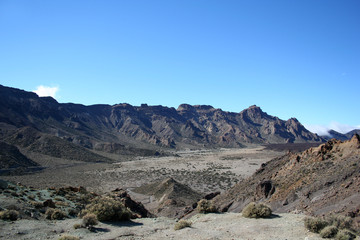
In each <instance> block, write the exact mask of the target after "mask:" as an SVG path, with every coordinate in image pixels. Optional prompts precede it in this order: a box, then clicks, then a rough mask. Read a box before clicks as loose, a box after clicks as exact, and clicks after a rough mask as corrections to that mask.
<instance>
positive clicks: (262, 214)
mask: <svg viewBox="0 0 360 240" xmlns="http://www.w3.org/2000/svg"><path fill="white" fill-rule="evenodd" d="M271 214H272V211H271V209H270V207H269V206H267V205H265V204H263V203H258V204H256V203H254V202H252V203H249V204H248V205H247V206H246V207H245V208H244V209H243V210H242V215H243V217H246V218H267V217H270V216H271Z"/></svg>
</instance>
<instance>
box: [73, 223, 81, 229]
mask: <svg viewBox="0 0 360 240" xmlns="http://www.w3.org/2000/svg"><path fill="white" fill-rule="evenodd" d="M82 227H83V226H82V224H80V223H75V224H74V225H73V228H74V229H79V228H82Z"/></svg>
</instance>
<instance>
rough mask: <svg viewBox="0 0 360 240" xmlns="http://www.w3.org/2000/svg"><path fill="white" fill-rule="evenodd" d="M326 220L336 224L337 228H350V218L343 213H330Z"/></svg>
mask: <svg viewBox="0 0 360 240" xmlns="http://www.w3.org/2000/svg"><path fill="white" fill-rule="evenodd" d="M328 222H329V223H330V224H331V225H334V226H336V227H337V228H338V229H350V228H351V225H352V222H353V220H352V218H351V217H348V216H343V215H331V216H330V217H328Z"/></svg>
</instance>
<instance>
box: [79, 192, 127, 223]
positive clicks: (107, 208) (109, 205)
mask: <svg viewBox="0 0 360 240" xmlns="http://www.w3.org/2000/svg"><path fill="white" fill-rule="evenodd" d="M88 213H93V214H95V215H96V217H97V219H98V220H99V221H127V220H129V219H130V217H131V212H130V211H129V210H128V209H127V208H126V207H125V206H124V205H123V204H122V203H121V202H120V201H118V200H115V199H113V198H110V197H102V198H96V199H94V200H93V201H92V202H91V203H90V204H88V205H86V207H85V209H84V210H83V211H82V212H81V215H83V216H84V215H86V214H88Z"/></svg>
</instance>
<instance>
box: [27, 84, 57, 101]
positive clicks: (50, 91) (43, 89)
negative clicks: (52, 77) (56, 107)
mask: <svg viewBox="0 0 360 240" xmlns="http://www.w3.org/2000/svg"><path fill="white" fill-rule="evenodd" d="M58 91H59V87H47V86H43V85H40V86H38V87H37V89H36V90H33V92H34V93H36V94H37V95H38V96H39V97H49V96H50V97H53V98H56V93H57V92H58Z"/></svg>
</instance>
